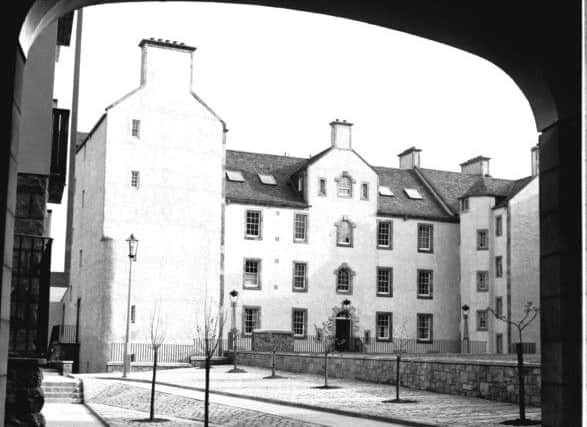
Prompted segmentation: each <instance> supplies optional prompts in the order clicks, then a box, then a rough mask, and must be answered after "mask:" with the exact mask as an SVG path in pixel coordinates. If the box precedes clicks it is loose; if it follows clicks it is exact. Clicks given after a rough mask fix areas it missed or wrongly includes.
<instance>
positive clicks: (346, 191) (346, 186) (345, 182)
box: [337, 173, 353, 197]
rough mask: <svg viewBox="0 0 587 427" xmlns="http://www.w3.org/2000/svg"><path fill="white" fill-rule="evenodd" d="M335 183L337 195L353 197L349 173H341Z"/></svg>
mask: <svg viewBox="0 0 587 427" xmlns="http://www.w3.org/2000/svg"><path fill="white" fill-rule="evenodd" d="M337 184H338V185H337V194H338V197H353V180H352V178H351V177H350V176H349V175H347V174H345V173H343V175H342V176H341V177H339V178H338V181H337Z"/></svg>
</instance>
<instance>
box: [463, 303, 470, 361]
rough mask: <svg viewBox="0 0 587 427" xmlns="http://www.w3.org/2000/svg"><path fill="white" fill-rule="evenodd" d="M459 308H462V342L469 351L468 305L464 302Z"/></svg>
mask: <svg viewBox="0 0 587 427" xmlns="http://www.w3.org/2000/svg"><path fill="white" fill-rule="evenodd" d="M461 308H462V309H463V344H465V349H466V352H467V353H469V352H470V348H469V306H468V305H467V304H465V305H463V306H462V307H461Z"/></svg>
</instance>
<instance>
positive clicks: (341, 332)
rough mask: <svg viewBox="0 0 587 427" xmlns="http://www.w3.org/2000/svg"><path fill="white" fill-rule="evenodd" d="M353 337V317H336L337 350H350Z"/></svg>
mask: <svg viewBox="0 0 587 427" xmlns="http://www.w3.org/2000/svg"><path fill="white" fill-rule="evenodd" d="M350 339H351V319H348V318H340V317H337V318H336V341H335V344H334V346H335V348H336V351H348V349H349V346H350Z"/></svg>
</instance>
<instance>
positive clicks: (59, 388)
mask: <svg viewBox="0 0 587 427" xmlns="http://www.w3.org/2000/svg"><path fill="white" fill-rule="evenodd" d="M42 388H43V393H44V395H45V402H50V403H83V402H84V393H83V388H82V383H81V382H80V381H79V380H77V379H73V378H68V377H63V376H60V375H55V374H53V373H51V372H46V371H44V372H43V385H42Z"/></svg>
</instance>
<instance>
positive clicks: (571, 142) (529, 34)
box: [0, 0, 585, 426]
mask: <svg viewBox="0 0 587 427" xmlns="http://www.w3.org/2000/svg"><path fill="white" fill-rule="evenodd" d="M127 1H136V0H127ZM115 2H116V1H113V0H44V1H42V2H41V1H34V0H22V1H20V2H12V3H11V4H10V5H9V6H5V10H4V11H3V13H2V17H1V18H0V22H1V23H2V28H3V29H4V31H5V37H4V47H5V48H6V55H5V63H4V70H5V73H6V76H8V79H5V80H3V83H2V84H3V86H2V89H3V92H2V93H3V94H4V96H3V97H2V98H1V99H2V101H0V102H1V103H2V106H3V111H4V114H3V116H2V118H3V120H4V126H3V127H2V135H3V137H2V138H1V139H0V140H1V141H2V143H1V144H0V150H1V152H0V162H1V163H0V191H1V192H2V194H3V195H4V197H0V224H1V225H0V241H1V242H3V244H2V245H1V246H0V257H1V258H2V259H3V260H4V264H3V271H2V279H3V280H2V283H3V285H2V286H3V289H4V292H2V295H8V294H9V293H8V292H7V290H6V287H7V286H9V283H10V277H9V276H10V271H11V270H10V268H11V253H12V248H11V247H9V246H8V245H7V244H6V243H7V242H9V241H10V239H7V236H9V235H10V234H11V233H13V222H14V206H13V200H14V197H13V195H14V192H15V191H16V181H15V178H16V171H15V167H16V155H15V153H16V152H17V148H18V147H17V137H16V135H15V132H14V131H13V126H14V125H16V124H18V120H19V117H20V116H19V110H18V108H19V99H20V85H21V77H22V67H23V65H24V62H25V61H26V53H27V51H28V48H29V46H30V44H31V43H32V41H33V40H34V39H35V37H36V35H37V34H38V33H39V32H40V30H41V29H42V28H43V27H44V26H45V25H46V24H47V23H48V22H51V21H52V20H53V19H55V18H57V17H59V16H60V15H62V14H64V13H66V12H69V11H71V10H73V9H75V8H79V7H83V6H89V5H94V4H102V3H115ZM226 2H227V3H240V4H254V5H264V6H273V7H282V8H289V9H295V10H301V11H308V12H315V13H324V14H328V15H333V16H339V17H345V18H350V19H354V20H358V21H363V22H367V23H371V24H376V25H380V26H383V27H386V28H390V29H394V30H399V31H403V32H406V33H409V34H413V35H417V36H421V37H425V38H428V39H431V40H435V41H439V42H442V43H446V44H448V45H451V46H453V47H456V48H459V49H462V50H465V51H467V52H470V53H473V54H476V55H479V56H481V57H483V58H485V59H487V60H489V61H490V62H492V63H494V64H495V65H497V66H499V67H500V68H502V69H503V70H504V71H505V72H506V73H507V74H508V75H510V77H512V79H513V80H514V81H515V82H516V84H517V85H518V86H519V87H520V89H521V90H522V92H523V93H524V94H525V96H526V97H527V99H528V100H529V102H530V105H531V108H532V111H533V113H534V117H535V121H536V127H537V130H538V131H540V132H541V136H540V156H541V163H540V180H541V181H540V182H541V186H540V227H541V301H540V307H541V320H542V321H541V325H542V331H541V333H542V364H543V376H542V403H543V422H544V424H543V425H545V426H570V425H579V419H580V416H581V391H582V390H581V372H582V371H581V369H582V366H581V351H580V346H581V342H582V335H581V334H582V327H583V325H582V318H581V309H582V297H583V295H582V292H581V285H580V284H581V277H582V272H583V266H582V264H581V261H582V257H581V255H582V251H583V250H584V249H583V246H582V240H583V239H581V238H580V237H579V236H581V237H583V238H584V237H585V236H584V235H583V234H582V233H583V231H582V229H581V222H582V219H583V215H582V211H583V210H584V208H585V205H584V204H583V202H584V201H582V199H581V184H580V182H581V171H582V167H583V166H584V165H585V162H584V159H582V157H581V155H582V153H581V130H582V127H581V120H582V113H581V96H582V85H581V66H582V63H581V41H582V40H581V25H582V24H581V17H582V13H583V11H582V9H581V2H580V1H579V0H566V1H562V2H536V1H525V0H519V1H511V0H508V1H505V0H504V1H502V0H493V1H487V0H486V1H481V0H479V1H475V2H472V1H470V0H469V1H466V0H453V1H451V2H446V1H445V2H440V1H438V0H394V1H392V2H391V1H390V2H381V1H376V0H365V1H361V2H358V1H352V0H350V1H344V0H339V1H336V2H334V1H333V2H325V1H321V2H319V1H315V0H295V1H292V0H249V1H239V0H232V1H226ZM21 28H22V34H21ZM19 36H21V37H20V42H21V43H19ZM15 54H16V55H15ZM12 76H14V77H15V78H12ZM8 305H9V304H8ZM0 307H2V310H1V311H0V313H1V314H2V329H0V332H1V333H0V344H2V345H0V348H7V345H4V343H5V341H4V340H5V339H6V337H7V323H6V321H5V319H6V316H5V313H6V307H7V301H6V298H4V300H0ZM5 357H6V355H5V354H1V352H0V363H5V361H4V360H5ZM4 380H5V377H2V376H0V398H1V399H2V400H3V399H4V397H3V392H2V388H3V384H4V383H3V381H4ZM0 407H1V405H0Z"/></svg>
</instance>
